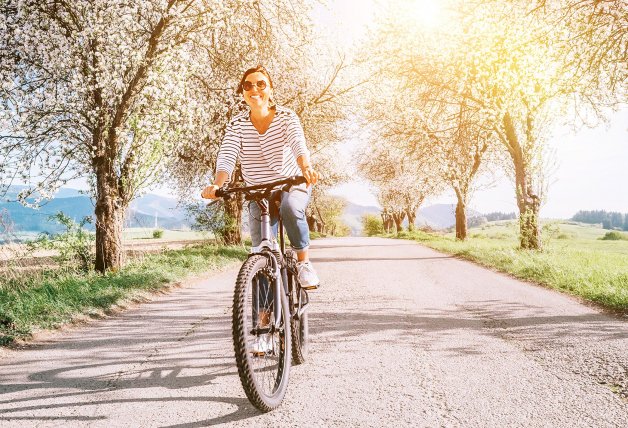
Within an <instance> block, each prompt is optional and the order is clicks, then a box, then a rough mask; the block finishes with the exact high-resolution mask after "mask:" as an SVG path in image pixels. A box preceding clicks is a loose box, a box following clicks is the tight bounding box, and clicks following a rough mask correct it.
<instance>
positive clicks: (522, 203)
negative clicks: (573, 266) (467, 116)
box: [504, 113, 541, 250]
mask: <svg viewBox="0 0 628 428" xmlns="http://www.w3.org/2000/svg"><path fill="white" fill-rule="evenodd" d="M528 126H531V125H530V124H529V123H528ZM504 128H505V130H506V137H507V138H508V141H509V144H510V147H509V152H510V156H511V158H512V161H513V164H514V166H515V188H516V194H517V206H518V207H519V240H520V245H521V248H523V249H528V250H539V249H541V232H540V229H539V210H540V208H541V200H540V198H539V197H538V195H536V194H535V192H534V190H533V186H532V176H531V171H530V166H529V165H527V164H526V162H525V156H524V153H523V150H522V148H521V145H520V144H519V140H518V138H517V134H516V131H515V126H514V124H513V123H512V119H511V117H510V115H509V114H508V113H506V114H505V115H504ZM530 138H531V137H530ZM529 143H531V142H529Z"/></svg>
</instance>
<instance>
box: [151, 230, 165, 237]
mask: <svg viewBox="0 0 628 428" xmlns="http://www.w3.org/2000/svg"><path fill="white" fill-rule="evenodd" d="M163 236H164V231H163V230H162V229H155V230H153V238H155V239H159V238H162V237H163Z"/></svg>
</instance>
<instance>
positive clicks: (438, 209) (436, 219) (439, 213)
mask: <svg viewBox="0 0 628 428" xmlns="http://www.w3.org/2000/svg"><path fill="white" fill-rule="evenodd" d="M480 215H482V214H481V213H480V212H478V211H475V210H472V209H467V218H468V219H469V218H471V217H476V216H480ZM416 224H417V225H419V226H421V225H423V224H426V225H428V226H430V227H432V228H434V229H447V228H448V227H451V226H454V225H455V224H456V205H455V204H436V205H430V206H428V207H425V208H422V209H420V210H419V213H418V215H417V221H416Z"/></svg>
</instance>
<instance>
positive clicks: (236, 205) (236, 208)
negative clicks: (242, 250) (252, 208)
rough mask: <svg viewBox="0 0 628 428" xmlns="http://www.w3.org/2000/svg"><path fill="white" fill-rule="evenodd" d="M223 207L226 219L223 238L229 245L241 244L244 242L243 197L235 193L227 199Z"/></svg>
mask: <svg viewBox="0 0 628 428" xmlns="http://www.w3.org/2000/svg"><path fill="white" fill-rule="evenodd" d="M223 207H224V210H225V220H226V221H225V228H224V229H223V231H222V240H223V241H224V243H225V244H227V245H240V244H241V243H242V207H243V201H242V198H241V197H240V195H233V196H232V197H231V198H230V199H228V200H225V203H224V205H223Z"/></svg>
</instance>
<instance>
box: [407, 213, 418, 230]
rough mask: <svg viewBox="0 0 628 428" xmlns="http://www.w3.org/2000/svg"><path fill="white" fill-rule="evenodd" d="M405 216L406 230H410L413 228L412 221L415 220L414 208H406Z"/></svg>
mask: <svg viewBox="0 0 628 428" xmlns="http://www.w3.org/2000/svg"><path fill="white" fill-rule="evenodd" d="M406 216H407V217H408V230H409V231H410V232H412V231H413V230H414V222H415V221H416V210H413V209H412V208H406Z"/></svg>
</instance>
